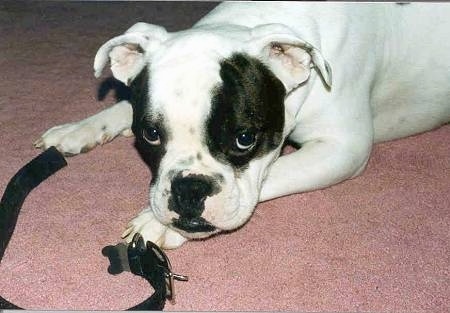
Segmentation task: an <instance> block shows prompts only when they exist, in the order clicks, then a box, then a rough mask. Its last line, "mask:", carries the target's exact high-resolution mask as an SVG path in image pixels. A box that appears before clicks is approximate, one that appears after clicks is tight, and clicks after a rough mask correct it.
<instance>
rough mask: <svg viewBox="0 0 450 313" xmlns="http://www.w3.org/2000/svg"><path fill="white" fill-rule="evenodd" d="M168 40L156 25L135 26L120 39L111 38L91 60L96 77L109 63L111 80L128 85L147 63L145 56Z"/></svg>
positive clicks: (162, 29) (166, 35) (118, 37)
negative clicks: (112, 76) (92, 60)
mask: <svg viewBox="0 0 450 313" xmlns="http://www.w3.org/2000/svg"><path fill="white" fill-rule="evenodd" d="M168 37H169V34H168V33H167V31H166V30H165V29H164V28H163V27H161V26H158V25H153V24H147V23H137V24H135V25H133V26H132V27H131V28H129V29H128V30H127V31H126V32H125V33H124V34H123V35H120V36H117V37H114V38H112V39H111V40H109V41H107V42H106V43H105V44H103V45H102V46H101V47H100V49H99V50H98V51H97V54H96V55H95V60H94V73H95V77H99V76H100V75H101V74H102V71H103V68H104V67H105V65H106V63H108V60H110V61H111V71H112V73H113V75H114V77H115V78H116V79H118V80H120V81H121V82H123V83H125V84H126V85H129V84H130V83H131V81H132V80H133V79H134V78H135V77H136V76H137V75H138V74H139V73H140V71H141V70H142V69H143V68H144V66H145V63H146V53H147V52H149V51H152V50H154V49H155V48H156V47H157V46H158V45H159V44H160V43H161V42H163V41H165V40H166V39H167V38H168Z"/></svg>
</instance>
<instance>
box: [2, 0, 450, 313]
mask: <svg viewBox="0 0 450 313" xmlns="http://www.w3.org/2000/svg"><path fill="white" fill-rule="evenodd" d="M215 5H216V4H215V3H206V2H204V3H192V2H191V3H175V2H169V3H167V2H166V3H157V2H151V3H142V2H138V3H118V2H114V3H104V2H98V3H87V2H84V3H60V2H27V3H23V2H18V1H11V2H2V3H0V130H1V132H0V154H1V156H2V157H1V159H0V192H3V191H4V188H5V187H6V184H7V182H8V180H9V179H10V178H11V177H12V175H13V174H14V173H15V172H16V171H17V170H18V169H19V168H20V167H21V166H22V165H24V164H25V163H26V162H27V161H28V160H30V159H31V158H32V157H34V156H35V155H37V154H38V153H39V151H37V150H35V149H34V148H33V147H32V142H33V141H34V140H35V139H37V137H38V136H39V135H40V134H42V133H43V132H44V131H45V130H46V129H48V128H49V127H51V126H54V125H57V124H61V123H66V122H70V121H76V120H78V119H81V118H84V117H87V116H88V115H91V114H93V113H95V112H98V111H99V110H101V109H103V108H105V107H107V106H108V105H110V104H111V103H112V102H113V95H112V94H111V93H110V94H109V95H108V96H107V97H106V98H105V99H104V100H103V101H98V100H97V88H98V86H99V84H100V83H101V80H100V81H97V80H95V79H94V77H93V72H92V62H93V57H94V55H95V52H96V50H97V48H98V47H99V46H100V45H101V44H102V43H103V42H104V41H106V40H107V39H109V38H110V37H112V36H114V35H117V34H119V33H121V32H123V31H124V30H125V29H127V28H128V27H129V26H131V25H132V24H134V23H135V22H137V21H147V22H151V23H155V24H162V25H164V26H166V27H167V28H168V29H169V30H172V31H173V30H178V29H182V28H184V27H188V26H189V25H191V24H192V23H193V22H194V21H195V20H196V19H198V18H199V17H201V16H202V15H204V14H205V13H206V12H208V11H209V10H210V9H211V8H212V7H214V6H215ZM68 163H69V166H68V167H66V168H65V169H64V170H62V171H61V172H59V173H57V174H56V175H55V176H54V177H51V178H50V179H49V180H48V181H46V182H45V183H44V184H42V185H41V186H39V187H38V188H37V189H36V190H35V192H33V193H32V194H31V195H30V197H29V198H28V199H27V201H26V203H25V205H24V207H23V211H22V214H21V216H20V218H19V221H18V224H17V228H16V232H15V234H14V236H13V238H12V240H11V242H10V246H9V248H8V250H7V252H6V254H5V257H4V259H3V261H2V263H1V266H0V294H1V295H2V296H4V297H5V298H7V299H9V300H10V301H13V302H15V303H16V304H18V305H21V306H23V307H26V308H30V309H71V310H92V309H96V310H110V309H114V310H118V309H124V308H127V307H129V306H132V305H134V304H136V303H138V302H139V301H141V300H142V299H143V298H144V297H146V296H148V295H149V294H150V293H151V292H150V290H149V288H148V287H147V284H146V283H145V282H144V281H142V280H140V279H139V278H136V277H133V276H132V275H131V274H121V275H119V276H111V275H109V274H108V273H107V272H106V269H107V266H108V261H107V259H105V258H104V257H103V256H102V255H101V249H102V248H103V247H104V246H106V245H110V244H115V243H117V242H118V241H119V239H120V237H119V236H120V234H121V232H122V231H123V229H124V227H125V225H126V224H127V223H128V220H129V219H130V218H132V217H133V216H135V215H136V213H137V212H139V211H140V210H141V208H143V207H144V206H145V205H146V203H147V188H148V183H149V177H150V172H149V170H148V169H147V168H146V167H145V165H144V164H143V162H142V161H141V159H140V158H139V156H138V154H137V152H136V151H135V149H134V148H133V139H132V138H118V139H116V140H115V141H114V142H113V143H111V144H108V145H105V146H103V147H99V148H96V149H95V150H94V151H92V152H90V153H87V154H83V155H80V156H77V157H73V158H70V159H68ZM449 191H450V125H447V126H445V127H442V128H440V129H438V130H435V131H433V132H429V133H425V134H422V135H418V136H414V137H410V138H406V139H402V140H397V141H395V142H389V143H383V144H379V145H377V146H376V147H375V149H374V152H373V155H372V158H371V159H370V162H369V165H368V168H367V170H366V171H365V172H364V173H363V175H362V176H360V177H358V178H356V179H353V180H349V181H346V182H344V183H341V184H339V185H337V186H334V187H331V188H327V189H324V190H320V191H315V192H310V193H305V194H301V195H293V196H289V197H284V198H280V199H277V200H273V201H269V202H266V203H262V204H260V205H259V206H258V208H257V210H256V213H255V214H254V216H253V218H252V219H251V220H250V222H249V223H248V224H247V225H246V226H245V227H243V228H242V229H240V230H239V231H237V232H233V233H230V234H226V235H220V236H216V237H214V238H211V239H209V240H205V241H195V242H189V243H187V244H185V245H184V246H182V247H181V248H180V249H178V250H175V251H169V252H168V255H169V257H170V258H171V261H172V265H173V267H174V270H175V271H176V272H179V273H182V274H185V275H188V276H189V277H190V280H189V282H179V283H177V284H176V289H177V302H176V304H174V305H172V304H170V303H168V304H167V306H166V310H172V311H173V310H177V311H180V310H183V311H189V310H196V311H202V310H214V311H216V310H221V311H224V310H266V311H284V310H295V311H346V312H348V311H371V312H375V311H376V312H394V311H395V312H448V311H449V310H450V300H449V295H450V286H449V284H450V283H449V282H450V277H449V264H450V260H449V255H450V251H449V242H450V235H449V229H450V227H449V226H450V209H449V207H450V204H449V203H450V192H449Z"/></svg>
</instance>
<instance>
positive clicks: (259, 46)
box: [248, 24, 331, 92]
mask: <svg viewBox="0 0 450 313" xmlns="http://www.w3.org/2000/svg"><path fill="white" fill-rule="evenodd" d="M248 50H249V52H250V53H252V54H254V55H256V56H258V57H259V58H260V59H261V60H262V61H263V62H264V63H265V64H266V65H268V66H269V68H270V69H271V70H272V71H273V72H274V74H275V75H277V77H278V78H280V80H281V81H282V82H283V84H284V85H285V87H286V88H287V91H288V92H289V91H290V90H292V89H293V88H296V87H297V86H299V85H300V84H301V83H303V82H305V81H306V80H307V79H308V78H309V76H310V73H311V69H312V68H315V69H316V71H317V72H318V73H319V75H320V76H321V78H322V81H323V83H324V85H325V87H326V88H327V89H330V88H331V68H330V65H329V64H328V62H327V61H326V60H325V59H324V57H323V56H322V54H321V52H320V51H319V50H318V49H317V48H316V47H314V46H313V45H312V44H310V43H308V42H306V41H305V40H304V39H302V38H300V36H299V35H298V34H297V33H294V31H293V30H291V29H290V28H289V27H287V26H285V25H283V24H266V25H261V26H257V27H255V28H253V29H252V31H251V39H250V40H249V42H248Z"/></svg>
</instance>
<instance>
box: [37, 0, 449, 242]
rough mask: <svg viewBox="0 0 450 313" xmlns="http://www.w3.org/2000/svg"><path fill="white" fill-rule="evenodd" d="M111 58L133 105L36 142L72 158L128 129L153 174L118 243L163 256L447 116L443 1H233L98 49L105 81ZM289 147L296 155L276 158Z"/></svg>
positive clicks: (344, 172)
mask: <svg viewBox="0 0 450 313" xmlns="http://www.w3.org/2000/svg"><path fill="white" fill-rule="evenodd" d="M108 61H110V63H111V70H112V73H113V75H114V77H115V78H116V79H118V80H120V81H122V82H123V83H124V84H126V85H129V86H130V90H131V94H132V96H131V99H130V101H129V102H127V101H121V102H119V103H117V104H115V105H114V106H113V107H111V108H109V109H106V110H104V111H102V112H100V113H98V114H97V115H94V116H92V117H89V118H87V119H85V120H83V121H80V122H77V123H71V124H66V125H62V126H57V127H54V128H52V129H50V130H48V131H47V132H46V133H45V134H44V135H43V136H42V138H40V139H39V140H38V141H37V142H36V143H35V145H36V146H37V147H40V148H47V147H49V146H52V145H54V146H56V147H57V148H58V149H59V150H60V151H62V152H64V153H66V154H69V155H73V154H77V153H80V152H84V151H87V150H89V149H92V148H93V147H94V146H95V145H97V144H103V143H105V142H107V141H109V140H111V139H112V138H114V137H116V136H117V135H119V134H125V135H130V134H131V131H130V130H132V131H133V133H134V135H135V137H136V146H137V148H138V150H139V151H140V153H141V155H142V156H143V158H144V159H145V161H146V162H148V164H149V166H150V167H151V170H152V173H153V177H152V182H151V187H150V204H149V207H148V208H146V209H145V210H143V211H142V212H141V213H140V214H139V215H138V216H137V217H136V218H135V219H133V220H132V221H131V222H130V224H129V227H128V229H127V230H126V231H125V232H124V234H123V237H124V238H127V239H128V240H129V239H130V238H131V237H132V235H133V234H134V233H135V232H140V233H141V234H142V235H143V236H144V238H145V239H146V240H152V241H154V242H156V243H157V244H159V245H160V246H162V247H164V248H176V247H178V246H180V245H181V244H182V243H183V242H185V241H186V240H187V239H192V238H203V237H208V236H210V235H212V234H215V233H218V232H220V231H224V230H232V229H236V228H238V227H239V226H241V225H243V224H244V223H245V222H246V221H247V220H248V219H249V218H250V216H251V215H252V212H253V210H254V208H255V206H256V204H257V203H258V201H264V200H268V199H272V198H275V197H280V196H284V195H288V194H292V193H297V192H303V191H309V190H314V189H318V188H324V187H327V186H330V185H332V184H336V183H338V182H341V181H343V180H345V179H347V178H351V177H354V176H356V175H358V174H359V173H361V171H362V170H363V169H364V167H365V165H366V163H367V160H368V158H369V156H370V152H371V149H372V146H373V144H374V143H375V142H379V141H383V140H389V139H394V138H400V137H404V136H408V135H412V134H416V133H419V132H423V131H427V130H430V129H432V128H435V127H438V126H439V125H442V124H444V123H446V122H448V121H450V5H446V4H420V3H414V4H409V5H397V4H392V3H378V4H374V3H372V4H367V3H366V4H358V3H351V4H338V3H305V2H303V3H293V2H286V3H283V2H259V3H258V2H237V3H232V2H228V3H223V4H221V5H219V6H218V7H217V8H216V9H214V10H213V11H212V12H211V13H210V14H208V15H207V16H206V17H204V18H203V19H201V20H200V21H199V22H198V23H197V24H196V25H195V26H194V27H193V28H191V29H187V30H185V31H180V32H173V33H169V32H167V31H166V30H165V29H164V28H162V27H160V26H156V25H152V24H145V23H138V24H136V25H134V26H133V27H131V28H130V29H129V30H128V31H127V32H126V33H125V34H123V35H120V36H118V37H115V38H113V39H111V40H109V41H108V42H106V43H105V44H104V45H103V46H102V47H101V48H100V49H99V51H98V52H97V55H96V57H95V62H94V69H95V75H96V76H97V77H98V76H100V74H101V72H102V70H103V68H104V67H105V65H106V64H107V63H108ZM332 72H333V77H332V75H331V73H332ZM286 139H289V140H290V141H292V142H294V143H297V144H298V145H300V146H301V148H300V149H299V150H297V151H295V152H293V153H291V154H288V155H283V156H280V150H281V148H282V145H283V143H284V142H285V140H286Z"/></svg>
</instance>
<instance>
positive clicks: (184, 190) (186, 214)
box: [169, 174, 216, 233]
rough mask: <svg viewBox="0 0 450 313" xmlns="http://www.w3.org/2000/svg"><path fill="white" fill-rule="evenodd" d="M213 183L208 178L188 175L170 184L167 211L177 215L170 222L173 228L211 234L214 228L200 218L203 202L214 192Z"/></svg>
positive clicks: (203, 206) (175, 179)
mask: <svg viewBox="0 0 450 313" xmlns="http://www.w3.org/2000/svg"><path fill="white" fill-rule="evenodd" d="M213 186H214V182H213V181H212V179H211V178H210V177H208V176H204V175H194V174H190V175H188V176H185V177H182V176H179V175H178V176H177V177H175V178H174V179H173V180H172V183H171V190H172V194H171V198H170V199H169V210H172V211H174V212H175V213H177V214H178V215H179V218H174V219H173V220H172V225H173V227H176V228H178V229H180V230H183V231H186V232H188V233H198V232H212V231H215V230H216V228H215V227H214V226H213V225H211V224H210V223H209V222H208V221H206V220H205V219H204V218H203V217H201V215H202V213H203V211H204V210H205V200H206V198H207V197H208V196H211V195H212V194H213V192H214V187H213Z"/></svg>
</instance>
